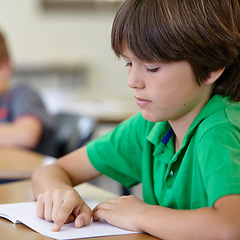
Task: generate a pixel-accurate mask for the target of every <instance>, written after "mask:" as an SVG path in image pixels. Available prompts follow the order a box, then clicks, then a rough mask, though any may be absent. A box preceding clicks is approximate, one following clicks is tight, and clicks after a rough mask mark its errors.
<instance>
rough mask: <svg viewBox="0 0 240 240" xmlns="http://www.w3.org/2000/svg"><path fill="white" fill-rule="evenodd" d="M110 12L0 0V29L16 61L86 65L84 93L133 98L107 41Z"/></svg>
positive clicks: (112, 12) (32, 0)
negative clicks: (45, 7) (56, 9)
mask: <svg viewBox="0 0 240 240" xmlns="http://www.w3.org/2000/svg"><path fill="white" fill-rule="evenodd" d="M115 12H116V8H113V7H112V8H111V7H107V8H98V7H93V8H84V9H83V10H81V9H78V10H73V11H71V10H64V11H47V10H46V9H45V10H44V9H43V8H42V7H41V0H0V29H2V30H3V31H4V32H5V34H6V35H7V39H8V41H9V47H10V50H11V55H12V59H13V63H14V64H15V65H18V64H21V65H22V64H26V65H27V64H29V63H31V64H33V63H34V64H42V63H64V64H65V63H66V64H67V63H69V64H72V63H74V64H76V63H78V64H84V65H86V64H87V66H88V69H89V72H88V87H87V92H88V93H89V95H91V96H94V97H95V98H98V97H99V98H100V97H101V98H103V97H104V98H112V97H114V98H119V99H132V96H131V91H130V90H129V89H128V87H127V74H126V70H125V68H124V65H125V64H124V62H123V61H122V60H120V61H119V60H118V59H117V58H116V57H115V56H114V53H113V51H112V50H111V46H110V32H111V25H112V21H113V18H114V15H115Z"/></svg>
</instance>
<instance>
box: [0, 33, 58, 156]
mask: <svg viewBox="0 0 240 240" xmlns="http://www.w3.org/2000/svg"><path fill="white" fill-rule="evenodd" d="M11 73H12V68H11V63H10V57H9V53H8V50H7V45H6V42H5V39H4V36H3V34H1V33H0V147H23V148H28V149H32V150H35V151H37V152H40V153H43V154H46V155H54V154H55V145H54V139H53V137H54V132H55V120H54V118H53V117H51V116H50V115H49V114H48V113H47V111H46V109H45V106H44V105H43V102H42V100H41V98H40V96H39V95H38V93H37V92H36V91H34V90H33V89H31V88H30V87H28V86H26V85H18V86H11V83H10V77H11Z"/></svg>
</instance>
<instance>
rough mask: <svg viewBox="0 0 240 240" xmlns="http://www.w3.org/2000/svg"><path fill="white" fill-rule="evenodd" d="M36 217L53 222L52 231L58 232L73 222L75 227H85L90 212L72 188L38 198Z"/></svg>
mask: <svg viewBox="0 0 240 240" xmlns="http://www.w3.org/2000/svg"><path fill="white" fill-rule="evenodd" d="M37 216H38V217H39V218H43V219H46V220H47V221H53V222H54V225H53V227H52V231H55V232H56V231H59V230H60V229H61V228H62V226H63V224H64V223H69V222H72V221H75V227H77V228H80V227H83V226H85V225H87V224H88V223H89V222H90V220H91V217H92V210H91V209H90V208H89V207H88V206H87V204H86V203H85V202H84V201H83V200H82V198H81V197H80V196H79V194H78V193H77V192H76V191H75V190H74V189H73V188H67V189H54V190H51V191H47V192H45V193H42V194H40V195H39V196H38V199H37Z"/></svg>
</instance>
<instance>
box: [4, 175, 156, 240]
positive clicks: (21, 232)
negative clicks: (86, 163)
mask: <svg viewBox="0 0 240 240" xmlns="http://www.w3.org/2000/svg"><path fill="white" fill-rule="evenodd" d="M76 190H77V191H78V192H79V194H80V195H81V196H82V197H85V198H90V199H93V200H96V201H104V200H107V199H108V198H112V197H117V195H115V194H113V193H110V192H108V191H106V190H103V189H101V188H99V187H96V186H94V185H91V184H89V183H84V184H81V185H78V186H77V187H76ZM26 201H34V199H33V193H32V186H31V181H30V180H24V181H17V182H14V183H7V184H2V185H0V204H4V203H17V202H26ZM0 233H1V237H0V238H1V240H15V239H24V240H50V239H51V238H48V237H45V236H43V235H41V234H39V233H37V232H35V231H33V230H31V229H30V228H28V227H26V226H25V225H23V224H13V223H11V222H10V221H8V220H6V219H3V218H0ZM81 239H82V240H157V238H155V237H152V236H150V235H147V234H145V233H138V234H129V235H119V236H108V237H94V238H87V239H86V238H85V239H83V238H81Z"/></svg>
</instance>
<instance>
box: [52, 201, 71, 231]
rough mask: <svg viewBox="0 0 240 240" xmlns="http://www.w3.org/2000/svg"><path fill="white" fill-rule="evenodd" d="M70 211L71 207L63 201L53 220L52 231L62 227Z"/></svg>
mask: <svg viewBox="0 0 240 240" xmlns="http://www.w3.org/2000/svg"><path fill="white" fill-rule="evenodd" d="M72 211H73V209H72V208H71V207H70V206H69V205H68V204H67V203H63V204H62V206H61V207H60V209H59V212H58V215H57V217H56V219H55V221H54V224H53V227H52V231H54V232H57V231H59V230H60V229H61V228H62V226H63V224H64V223H65V222H66V221H67V219H68V218H69V216H70V215H71V214H72Z"/></svg>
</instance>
